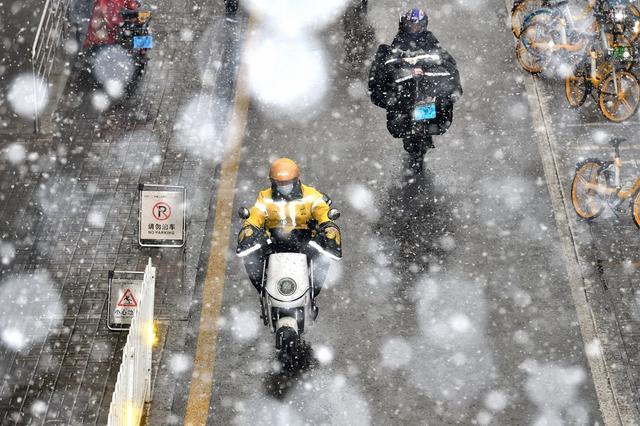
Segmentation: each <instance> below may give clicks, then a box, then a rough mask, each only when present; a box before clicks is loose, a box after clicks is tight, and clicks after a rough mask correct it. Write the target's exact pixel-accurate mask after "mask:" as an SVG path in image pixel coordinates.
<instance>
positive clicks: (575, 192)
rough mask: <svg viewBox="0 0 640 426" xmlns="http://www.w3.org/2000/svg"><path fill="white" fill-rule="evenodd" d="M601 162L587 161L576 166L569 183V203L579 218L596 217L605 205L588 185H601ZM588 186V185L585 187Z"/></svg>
mask: <svg viewBox="0 0 640 426" xmlns="http://www.w3.org/2000/svg"><path fill="white" fill-rule="evenodd" d="M602 164H603V163H602V162H601V161H600V160H596V159H588V160H585V161H583V162H582V163H579V164H578V165H577V166H576V173H575V175H574V176H573V181H572V182H571V203H572V204H573V208H574V209H575V211H576V213H577V214H578V216H580V218H582V219H586V220H590V219H594V218H596V217H598V216H599V215H600V214H601V213H602V211H603V210H604V207H605V205H606V201H605V199H604V198H603V197H602V196H601V195H600V194H598V192H596V191H595V189H593V188H592V187H590V185H597V184H598V183H600V184H603V182H602V181H603V180H604V179H602V178H600V170H601V168H602ZM587 184H590V185H587Z"/></svg>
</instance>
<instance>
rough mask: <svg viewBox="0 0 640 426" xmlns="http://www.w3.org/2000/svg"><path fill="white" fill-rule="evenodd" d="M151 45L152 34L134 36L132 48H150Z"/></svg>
mask: <svg viewBox="0 0 640 426" xmlns="http://www.w3.org/2000/svg"><path fill="white" fill-rule="evenodd" d="M152 47H153V36H150V35H146V36H134V37H133V48H134V49H151V48H152Z"/></svg>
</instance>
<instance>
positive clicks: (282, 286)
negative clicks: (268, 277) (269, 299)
mask: <svg viewBox="0 0 640 426" xmlns="http://www.w3.org/2000/svg"><path fill="white" fill-rule="evenodd" d="M297 288H298V285H297V284H296V282H295V281H294V280H292V279H291V278H282V279H281V280H280V281H278V291H279V292H280V294H282V295H283V296H291V295H292V294H293V293H295V292H296V289H297Z"/></svg>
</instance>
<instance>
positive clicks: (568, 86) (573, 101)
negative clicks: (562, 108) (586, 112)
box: [564, 69, 590, 108]
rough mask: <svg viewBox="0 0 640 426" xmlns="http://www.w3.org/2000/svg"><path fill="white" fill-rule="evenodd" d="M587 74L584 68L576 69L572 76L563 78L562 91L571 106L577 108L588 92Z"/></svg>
mask: <svg viewBox="0 0 640 426" xmlns="http://www.w3.org/2000/svg"><path fill="white" fill-rule="evenodd" d="M589 88H590V86H589V85H588V82H587V76H586V75H585V72H584V70H582V69H577V70H576V71H575V72H574V73H573V75H572V76H570V77H568V78H565V79H564V93H565V95H566V97H567V101H568V102H569V106H571V108H578V107H580V106H582V104H584V101H585V100H586V99H587V94H589V91H590V90H589Z"/></svg>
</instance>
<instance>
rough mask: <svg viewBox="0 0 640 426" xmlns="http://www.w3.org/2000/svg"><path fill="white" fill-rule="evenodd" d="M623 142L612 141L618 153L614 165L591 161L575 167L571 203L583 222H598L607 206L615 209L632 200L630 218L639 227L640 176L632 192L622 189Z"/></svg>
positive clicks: (614, 158) (633, 185)
mask: <svg viewBox="0 0 640 426" xmlns="http://www.w3.org/2000/svg"><path fill="white" fill-rule="evenodd" d="M624 141H625V139H621V138H612V139H611V140H610V141H609V144H610V145H611V146H612V147H613V149H614V151H615V154H614V157H613V161H602V160H599V159H597V158H590V159H587V160H585V161H582V162H580V163H578V165H577V166H576V172H575V175H574V176H573V182H572V183H571V203H572V204H573V208H574V209H575V211H576V213H577V214H578V216H579V217H580V218H582V219H585V220H591V219H595V218H596V217H598V216H599V215H600V214H602V211H603V210H604V208H605V207H606V206H607V205H608V206H609V207H611V208H612V209H616V208H618V206H620V204H622V202H623V201H625V200H628V199H630V200H631V217H632V218H633V222H634V223H635V224H636V226H638V227H640V176H638V177H637V178H636V179H635V181H634V182H633V184H632V185H631V186H630V187H629V188H623V187H622V185H621V184H620V172H621V170H622V160H621V159H620V144H621V143H622V142H624Z"/></svg>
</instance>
